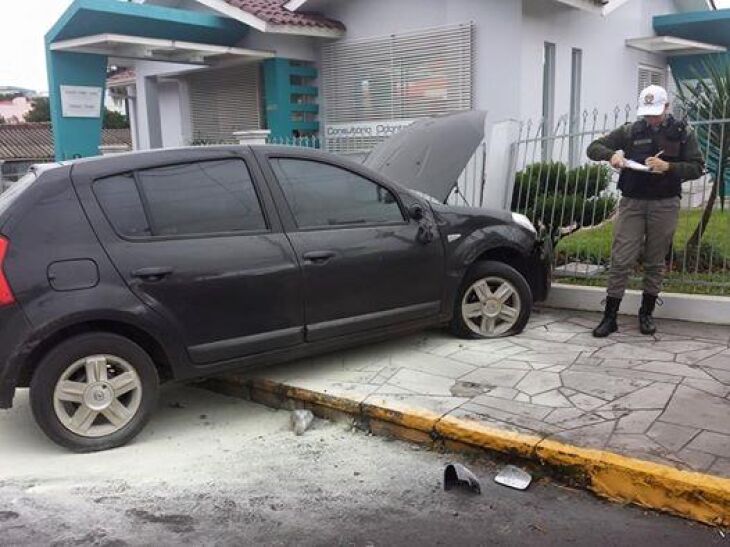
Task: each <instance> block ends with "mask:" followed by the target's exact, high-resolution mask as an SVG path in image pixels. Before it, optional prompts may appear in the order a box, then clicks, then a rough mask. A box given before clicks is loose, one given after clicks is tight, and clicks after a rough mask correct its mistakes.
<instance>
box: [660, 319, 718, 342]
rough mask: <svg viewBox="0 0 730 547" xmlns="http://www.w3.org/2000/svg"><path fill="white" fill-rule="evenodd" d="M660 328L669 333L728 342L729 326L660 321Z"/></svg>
mask: <svg viewBox="0 0 730 547" xmlns="http://www.w3.org/2000/svg"><path fill="white" fill-rule="evenodd" d="M657 326H658V327H659V330H661V331H662V332H664V333H667V334H678V335H680V336H687V337H691V338H696V339H700V340H717V341H721V342H723V343H724V344H727V343H728V338H730V336H728V333H727V326H724V325H710V324H706V323H688V322H685V321H669V320H660V321H658V325H657Z"/></svg>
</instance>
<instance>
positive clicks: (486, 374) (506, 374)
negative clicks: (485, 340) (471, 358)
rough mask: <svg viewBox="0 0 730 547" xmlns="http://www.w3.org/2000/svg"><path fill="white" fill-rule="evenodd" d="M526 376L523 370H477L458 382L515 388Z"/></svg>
mask: <svg viewBox="0 0 730 547" xmlns="http://www.w3.org/2000/svg"><path fill="white" fill-rule="evenodd" d="M526 374H527V371H524V370H511V369H496V368H479V369H477V370H475V371H474V372H470V373H469V374H466V375H465V376H463V377H461V378H460V380H462V381H464V382H475V383H477V384H482V385H485V386H492V387H515V386H516V385H517V383H518V382H519V381H520V380H522V378H524V377H525V375H526Z"/></svg>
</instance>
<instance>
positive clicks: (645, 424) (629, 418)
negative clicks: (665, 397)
mask: <svg viewBox="0 0 730 547" xmlns="http://www.w3.org/2000/svg"><path fill="white" fill-rule="evenodd" d="M661 413H662V411H661V410H634V411H633V412H630V413H629V414H627V415H626V416H624V417H623V418H621V419H619V421H618V424H616V433H627V434H634V433H644V432H645V431H646V430H647V429H649V427H650V426H651V424H653V423H654V421H655V420H656V419H657V418H658V417H659V415H660V414H661Z"/></svg>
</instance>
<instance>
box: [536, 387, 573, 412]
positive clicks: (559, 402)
mask: <svg viewBox="0 0 730 547" xmlns="http://www.w3.org/2000/svg"><path fill="white" fill-rule="evenodd" d="M532 403H533V404H536V405H544V406H552V407H565V408H572V407H573V404H572V403H571V402H570V401H569V400H568V399H566V398H565V397H563V396H562V395H561V394H560V392H559V391H558V390H553V391H548V392H547V393H541V394H540V395H535V396H533V397H532Z"/></svg>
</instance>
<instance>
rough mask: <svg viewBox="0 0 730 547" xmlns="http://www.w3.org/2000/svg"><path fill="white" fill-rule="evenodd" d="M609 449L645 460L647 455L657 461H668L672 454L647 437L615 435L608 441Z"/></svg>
mask: <svg viewBox="0 0 730 547" xmlns="http://www.w3.org/2000/svg"><path fill="white" fill-rule="evenodd" d="M607 448H614V449H618V450H619V451H621V453H624V454H628V455H631V456H636V457H639V458H645V457H646V455H652V456H654V458H653V459H654V460H655V461H663V460H666V459H667V457H669V456H671V455H672V454H671V452H670V451H669V450H667V448H665V447H663V446H662V445H660V444H657V443H656V442H654V441H652V440H651V439H648V438H647V437H646V435H637V434H623V433H614V434H613V435H612V436H611V439H610V440H609V441H608V445H607Z"/></svg>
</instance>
